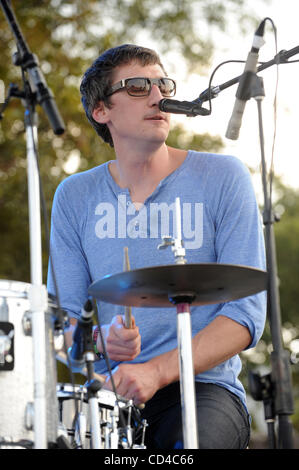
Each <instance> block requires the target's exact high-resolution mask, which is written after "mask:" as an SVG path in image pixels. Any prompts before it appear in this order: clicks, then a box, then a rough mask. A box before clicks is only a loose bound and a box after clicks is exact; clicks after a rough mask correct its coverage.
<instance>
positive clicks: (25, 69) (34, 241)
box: [0, 0, 64, 449]
mask: <svg viewBox="0 0 299 470" xmlns="http://www.w3.org/2000/svg"><path fill="white" fill-rule="evenodd" d="M0 4H1V7H2V9H3V11H4V14H5V16H6V18H7V21H8V23H9V26H10V27H11V29H12V32H13V34H14V36H15V39H16V42H17V49H18V52H17V53H16V54H15V55H14V58H13V63H14V65H17V66H20V67H21V70H22V77H23V83H24V89H23V90H22V91H20V90H18V89H17V88H16V87H13V88H11V90H10V96H14V97H18V98H21V99H22V102H23V105H24V107H25V129H26V142H27V161H28V165H27V173H28V202H29V229H30V270H31V289H30V292H29V302H30V310H31V312H32V336H33V352H34V354H33V356H34V358H33V362H34V439H35V441H34V446H35V448H36V449H46V448H47V446H48V436H47V403H46V335H45V311H46V309H47V303H48V296H47V291H46V288H45V286H43V282H42V244H41V219H40V184H39V171H38V155H37V114H36V111H35V108H36V104H40V105H41V106H42V108H43V109H44V111H45V113H46V115H47V117H48V119H49V121H50V124H51V126H52V128H53V131H54V133H55V134H62V133H63V132H64V123H63V121H62V118H61V117H60V115H59V112H58V109H57V107H56V104H55V101H54V98H53V95H52V93H51V91H50V90H49V89H48V87H47V84H46V81H45V79H44V77H43V74H42V72H41V70H40V68H39V64H38V60H37V57H36V56H35V55H34V54H32V53H31V52H30V50H29V48H28V45H27V44H26V42H25V39H24V38H23V35H22V33H21V31H20V28H19V26H18V24H17V20H16V18H15V15H14V13H13V11H12V8H11V5H10V2H9V1H7V0H0Z"/></svg>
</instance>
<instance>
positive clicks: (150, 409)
mask: <svg viewBox="0 0 299 470" xmlns="http://www.w3.org/2000/svg"><path fill="white" fill-rule="evenodd" d="M80 91H81V95H82V103H83V106H84V109H85V112H86V115H87V117H88V119H89V121H90V123H91V124H92V126H93V127H94V129H95V131H96V132H97V134H98V135H99V136H100V137H101V138H102V139H103V140H104V141H105V142H107V144H108V145H110V146H111V147H113V148H114V151H115V159H114V160H112V161H110V162H105V163H102V157H101V155H100V154H99V155H98V162H99V165H98V166H96V167H95V168H93V169H91V170H88V171H85V172H82V173H79V174H74V175H71V176H69V177H68V178H66V179H65V180H64V181H63V182H62V183H61V184H60V185H59V187H58V189H57V191H56V194H55V197H54V203H53V209H52V227H51V256H52V261H53V266H54V269H55V274H56V279H57V284H58V288H59V294H60V298H61V304H62V307H63V308H64V309H65V310H66V311H67V312H68V314H69V317H70V318H71V326H70V328H69V330H68V332H66V333H67V334H66V336H67V342H68V346H69V345H70V344H71V341H72V331H73V330H74V326H75V324H76V320H77V319H78V318H79V315H80V311H81V308H82V306H83V305H84V304H85V302H86V300H87V298H88V287H89V286H90V284H91V283H92V282H94V281H97V280H100V279H102V278H103V277H104V276H106V275H108V274H109V275H110V274H115V273H120V272H122V271H123V253H124V248H125V247H128V252H129V258H130V265H131V269H138V268H144V267H149V266H156V265H173V264H174V255H173V253H172V251H171V249H166V250H161V251H158V250H157V246H158V245H159V244H160V243H161V239H162V236H163V235H169V236H170V237H174V236H175V227H174V210H175V204H174V203H175V198H176V197H179V198H180V201H181V210H182V236H183V240H184V244H185V249H186V260H187V263H223V264H235V265H244V266H252V267H256V268H260V269H265V255H264V240H263V233H262V227H261V221H260V214H259V210H258V206H257V203H256V199H255V194H254V190H253V187H252V183H251V178H250V174H249V172H248V170H247V168H246V167H245V166H244V165H243V164H242V163H241V162H240V161H239V160H238V159H237V158H236V157H232V156H227V155H216V154H208V153H203V152H196V151H192V150H184V149H178V148H173V147H170V146H169V145H167V144H166V139H167V137H168V133H169V127H170V115H169V114H167V113H165V112H162V111H160V110H159V101H160V100H161V99H163V98H171V97H173V96H174V95H175V91H176V84H175V81H174V80H173V79H172V78H170V77H168V76H167V73H166V71H165V69H164V66H163V65H162V63H161V61H160V58H159V57H158V55H157V54H156V52H154V51H152V50H150V49H147V48H144V47H139V46H135V45H128V44H126V45H122V46H119V47H115V48H113V49H109V50H107V51H106V52H104V53H103V54H102V55H101V56H100V57H98V58H97V59H96V60H95V62H94V63H93V64H92V65H91V67H90V68H89V69H88V70H87V71H86V73H85V75H84V77H83V80H82V83H81V87H80ZM94 151H95V152H97V149H96V148H95V149H94ZM48 290H49V292H50V293H51V294H54V295H55V288H54V282H53V275H52V270H51V267H50V268H49V276H48ZM265 300H266V297H265V293H260V294H257V295H254V296H250V297H246V298H242V299H240V300H236V301H230V302H227V303H223V304H213V305H205V306H201V307H197V306H194V307H192V308H191V313H192V315H191V321H192V335H193V345H192V347H193V358H194V370H195V379H196V402H197V413H198V434H199V447H200V448H206V449H207V448H209V449H210V448H218V449H219V448H235V449H239V448H240V449H241V448H245V447H246V446H247V445H248V441H249V435H250V417H249V414H248V409H247V404H246V395H245V391H244V387H243V385H242V384H241V382H240V380H239V379H238V376H239V373H240V371H241V360H240V357H239V353H240V352H241V351H243V350H245V349H248V348H252V347H254V346H255V345H256V344H257V342H258V340H259V339H260V337H261V335H262V333H263V329H264V323H265V309H266V301H265ZM97 308H98V317H99V324H100V325H101V328H102V332H103V337H104V341H105V347H106V351H107V355H108V359H109V362H110V365H111V369H112V372H113V379H114V383H115V386H116V388H117V391H118V393H119V395H121V396H123V397H124V398H128V399H133V400H134V403H135V404H136V405H138V404H141V403H145V408H144V410H143V411H142V414H143V416H144V417H145V418H146V419H147V420H148V422H149V427H148V429H147V432H146V445H147V448H149V449H158V448H160V449H163V448H164V449H167V448H168V449H170V448H180V447H182V446H183V436H182V424H181V408H180V406H181V405H180V388H179V361H178V350H177V329H176V314H175V309H174V308H133V311H132V315H133V324H132V328H126V327H125V326H124V307H123V306H117V305H112V304H109V303H104V302H101V301H98V302H97ZM94 339H95V343H96V347H97V350H98V352H99V354H98V360H97V361H96V363H95V370H96V371H97V372H98V373H101V374H105V375H106V376H107V381H106V385H105V387H106V388H107V389H110V390H111V389H112V384H111V379H110V378H109V374H108V370H107V364H106V361H105V359H104V358H103V357H102V354H101V353H103V346H102V344H101V338H100V335H98V330H97V329H95V335H94Z"/></svg>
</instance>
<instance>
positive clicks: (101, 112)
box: [92, 101, 110, 124]
mask: <svg viewBox="0 0 299 470" xmlns="http://www.w3.org/2000/svg"><path fill="white" fill-rule="evenodd" d="M92 117H93V119H94V120H95V121H96V122H98V123H99V124H107V122H108V121H109V119H110V117H109V108H107V107H106V106H105V105H104V103H103V101H99V102H98V104H97V106H96V107H95V108H94V110H93V112H92Z"/></svg>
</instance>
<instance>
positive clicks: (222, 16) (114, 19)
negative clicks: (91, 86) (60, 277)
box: [0, 0, 254, 282]
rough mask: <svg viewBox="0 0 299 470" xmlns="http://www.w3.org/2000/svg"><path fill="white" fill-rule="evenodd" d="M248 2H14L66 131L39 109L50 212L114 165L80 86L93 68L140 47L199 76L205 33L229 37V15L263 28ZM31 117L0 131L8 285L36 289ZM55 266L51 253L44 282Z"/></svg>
mask: <svg viewBox="0 0 299 470" xmlns="http://www.w3.org/2000/svg"><path fill="white" fill-rule="evenodd" d="M246 3H247V2H246V1H245V0H228V1H227V2H225V3H224V2H221V1H217V0H213V1H211V0H209V1H208V0H189V1H188V2H187V1H186V0H172V2H168V1H167V0H109V1H108V0H100V1H96V0H88V1H85V2H81V1H79V0H72V1H71V2H70V1H68V0H48V1H46V0H43V1H38V2H37V1H35V0H28V1H26V2H12V6H13V8H14V11H15V14H16V17H17V20H18V23H19V25H20V28H21V31H22V33H23V35H24V38H25V39H26V41H27V43H28V45H29V48H30V50H31V51H32V52H33V53H35V54H36V55H37V56H38V59H39V61H40V65H41V69H42V71H43V73H44V75H45V77H46V80H47V84H48V86H49V87H50V88H51V89H52V91H53V93H54V96H55V99H56V102H57V105H58V108H59V110H60V112H61V114H62V116H63V119H64V121H65V123H66V131H65V133H64V134H63V135H62V136H54V135H53V132H52V130H51V128H50V126H49V123H48V121H47V119H46V117H45V115H44V114H43V112H41V110H40V108H39V109H38V114H39V155H40V168H41V179H42V181H43V187H44V192H45V196H46V201H47V207H48V211H49V213H50V209H51V203H52V199H53V194H54V191H55V188H56V187H57V185H58V183H59V182H60V181H61V180H62V179H63V178H65V176H67V174H68V173H70V172H72V171H83V170H86V169H88V168H90V167H92V166H95V165H98V164H100V163H102V162H104V161H107V160H109V159H111V158H113V154H112V152H111V149H110V148H109V147H108V146H107V145H106V144H103V143H102V142H101V141H100V140H99V138H98V136H97V134H96V133H95V131H94V130H93V129H92V128H91V126H90V125H89V123H88V122H87V119H86V117H85V115H84V112H83V109H82V106H81V103H80V97H79V93H78V87H79V83H80V79H81V76H82V74H83V72H84V70H85V69H86V68H87V66H89V65H90V63H91V62H92V60H93V59H94V58H95V57H97V56H98V54H99V53H101V52H103V50H105V49H107V48H109V47H112V46H115V45H117V44H120V43H123V42H138V41H140V42H142V43H143V44H145V45H149V46H150V47H151V46H154V47H156V49H157V50H158V51H159V52H160V53H161V54H163V55H164V53H165V54H166V55H169V51H173V50H175V51H177V53H178V56H180V57H181V58H184V59H182V60H184V62H185V63H186V64H187V65H189V66H190V67H191V66H192V69H193V71H194V70H195V67H194V64H200V65H197V69H198V70H199V69H200V70H203V69H204V67H206V66H207V64H208V63H209V60H210V58H211V54H212V51H213V43H212V40H211V37H212V36H211V34H200V33H199V32H198V31H201V30H203V31H206V26H207V25H209V30H210V31H213V30H217V29H218V30H219V29H220V30H224V29H225V27H226V26H227V23H228V18H229V15H234V16H235V17H236V18H237V19H238V20H239V22H240V25H241V26H245V25H246V24H248V21H254V19H252V18H251V17H249V16H248V13H247V9H246ZM248 3H249V2H248ZM236 6H237V7H238V8H235V7H236ZM0 13H1V14H0V44H1V55H2V60H1V64H0V78H1V79H2V81H3V82H4V84H5V86H6V88H8V85H9V83H17V84H18V85H19V87H22V83H21V78H20V70H19V68H18V67H15V66H13V65H12V59H11V56H12V53H13V52H14V51H15V50H16V46H15V40H14V38H13V35H12V32H11V30H10V28H9V26H8V24H7V22H6V20H5V17H4V15H3V14H2V12H0ZM197 18H201V20H197ZM199 26H201V29H199ZM203 27H205V29H203ZM23 112H24V110H23V108H22V105H21V103H20V101H19V100H16V99H13V100H11V102H10V105H9V108H8V109H7V110H6V111H5V115H4V119H3V120H2V121H1V127H0V154H1V160H0V210H1V214H2V216H1V221H0V231H1V240H2V242H1V253H2V255H1V272H0V277H2V278H10V279H15V280H22V281H26V282H27V281H29V272H30V271H29V240H28V207H27V178H26V170H25V169H26V165H27V162H26V148H25V140H24V124H23ZM182 140H184V141H187V142H190V143H191V144H192V146H193V148H195V149H201V150H213V149H214V150H219V149H220V146H221V139H220V138H219V137H216V138H213V137H211V136H190V135H188V134H185V131H184V129H183V128H182V127H179V126H178V127H176V128H174V129H173V131H172V133H171V135H170V142H171V143H172V144H173V145H177V144H179V142H180V141H182ZM71 166H72V168H71ZM44 246H45V244H44ZM47 257H48V255H47V251H46V248H45V250H44V277H46V270H47Z"/></svg>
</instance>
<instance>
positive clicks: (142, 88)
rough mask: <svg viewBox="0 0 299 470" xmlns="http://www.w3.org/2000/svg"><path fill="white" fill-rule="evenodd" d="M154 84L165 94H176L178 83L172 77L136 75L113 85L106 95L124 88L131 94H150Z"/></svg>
mask: <svg viewBox="0 0 299 470" xmlns="http://www.w3.org/2000/svg"><path fill="white" fill-rule="evenodd" d="M153 85H157V87H158V88H159V90H160V92H161V95H163V96H167V97H169V96H174V95H175V92H176V84H175V81H174V80H172V79H171V78H145V77H134V78H126V79H125V80H121V81H120V82H117V83H115V85H112V87H111V88H109V90H108V92H107V93H106V96H110V95H113V93H115V92H116V91H119V90H122V89H124V88H125V89H126V90H127V93H128V94H129V95H130V96H148V95H149V94H150V92H151V89H152V86H153Z"/></svg>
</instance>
